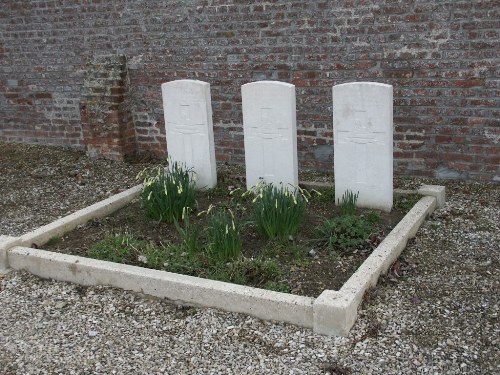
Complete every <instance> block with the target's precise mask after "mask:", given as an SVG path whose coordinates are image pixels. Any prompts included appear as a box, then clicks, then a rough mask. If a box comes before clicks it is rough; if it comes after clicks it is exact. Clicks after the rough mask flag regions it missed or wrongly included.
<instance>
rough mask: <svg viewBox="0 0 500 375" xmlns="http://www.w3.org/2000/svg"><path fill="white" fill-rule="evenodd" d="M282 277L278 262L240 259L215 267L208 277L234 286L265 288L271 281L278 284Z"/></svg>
mask: <svg viewBox="0 0 500 375" xmlns="http://www.w3.org/2000/svg"><path fill="white" fill-rule="evenodd" d="M281 275H282V271H281V269H280V267H279V265H278V264H277V263H276V262H273V261H269V260H262V259H245V258H240V259H238V260H236V261H234V262H231V263H226V264H222V263H218V264H215V265H213V266H212V267H211V269H210V270H209V272H208V274H207V277H208V278H209V279H213V280H219V281H225V282H231V283H234V284H240V285H244V284H251V285H255V286H256V287H263V286H265V285H266V284H267V283H269V282H270V281H275V282H276V281H277V280H278V279H279V277H280V276H281Z"/></svg>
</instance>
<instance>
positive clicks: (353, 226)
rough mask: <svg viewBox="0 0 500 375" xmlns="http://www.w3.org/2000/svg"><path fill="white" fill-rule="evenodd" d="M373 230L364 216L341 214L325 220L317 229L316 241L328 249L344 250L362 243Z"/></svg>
mask: <svg viewBox="0 0 500 375" xmlns="http://www.w3.org/2000/svg"><path fill="white" fill-rule="evenodd" d="M373 230H374V227H373V225H372V223H370V222H369V221H368V220H367V219H366V218H365V217H363V216H354V215H343V216H338V217H334V218H333V219H330V220H326V221H325V223H324V224H323V225H322V226H321V227H319V228H318V230H317V241H318V242H319V243H320V244H323V245H326V246H327V247H328V248H330V249H340V250H342V251H345V250H347V249H349V248H353V247H357V246H359V245H362V244H364V243H365V242H366V240H367V239H368V237H369V236H370V234H371V233H372V232H373Z"/></svg>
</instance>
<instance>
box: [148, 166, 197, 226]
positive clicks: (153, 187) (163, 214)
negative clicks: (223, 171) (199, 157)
mask: <svg viewBox="0 0 500 375" xmlns="http://www.w3.org/2000/svg"><path fill="white" fill-rule="evenodd" d="M141 177H143V178H144V187H143V189H142V192H141V202H142V205H143V206H144V207H145V208H146V212H147V215H148V217H150V218H152V219H154V220H159V221H166V222H172V221H174V220H179V219H180V218H181V216H182V211H183V209H184V207H188V208H193V207H194V205H195V201H196V191H195V184H194V180H193V173H192V171H190V170H188V169H186V168H185V167H183V166H181V165H180V164H178V163H177V162H173V163H172V162H169V163H168V166H167V168H163V166H159V167H157V168H156V169H154V170H153V171H148V170H144V171H142V172H141V173H140V174H139V175H138V178H141Z"/></svg>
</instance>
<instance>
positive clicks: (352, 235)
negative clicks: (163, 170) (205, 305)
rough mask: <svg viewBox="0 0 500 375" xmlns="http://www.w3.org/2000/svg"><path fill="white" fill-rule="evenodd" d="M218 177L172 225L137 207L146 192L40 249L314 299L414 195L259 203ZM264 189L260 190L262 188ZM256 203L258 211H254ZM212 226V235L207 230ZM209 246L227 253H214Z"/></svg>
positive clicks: (356, 261)
mask: <svg viewBox="0 0 500 375" xmlns="http://www.w3.org/2000/svg"><path fill="white" fill-rule="evenodd" d="M219 181H220V182H219V185H218V187H217V188H216V189H212V190H208V191H199V192H197V193H196V202H192V203H191V204H189V205H191V209H189V210H188V211H186V212H184V219H183V212H182V207H178V212H179V213H178V217H177V218H176V220H177V221H178V222H177V224H176V223H175V222H173V221H172V220H167V221H160V217H159V215H156V216H154V217H151V215H148V209H147V207H145V206H147V203H148V202H150V201H151V200H152V199H150V200H149V201H148V200H147V195H148V194H149V193H148V191H146V192H145V197H144V199H143V200H142V204H141V199H140V198H139V199H135V200H134V201H132V202H131V203H130V204H129V205H127V206H126V207H125V208H123V209H121V210H119V211H117V212H116V213H114V214H113V215H110V216H108V217H106V218H103V219H96V220H92V221H90V222H88V223H87V224H86V225H84V226H81V227H80V228H79V229H77V230H74V231H72V232H70V233H68V234H66V235H64V236H62V237H54V238H51V240H50V241H49V243H48V244H46V245H44V248H45V249H47V250H50V251H56V252H62V253H66V254H72V255H79V256H84V257H93V258H96V259H102V260H111V261H116V262H119V263H127V264H131V265H135V266H141V267H147V268H155V269H160V270H165V271H170V272H176V273H184V274H188V275H193V276H198V277H204V278H210V279H215V280H221V281H228V282H232V283H238V284H244V285H249V286H253V287H259V288H265V289H270V290H277V291H281V292H288V293H293V294H297V295H305V296H309V297H317V296H319V295H320V294H321V292H322V291H323V290H324V289H332V290H338V289H339V288H340V287H341V286H342V285H343V283H344V282H345V281H346V280H347V279H348V278H349V277H350V275H351V274H352V273H353V272H354V271H355V270H356V269H357V268H358V267H359V265H360V264H361V263H362V262H363V261H364V260H365V259H366V258H367V257H368V255H369V254H370V253H371V252H372V251H373V249H375V248H376V247H377V246H378V245H379V244H380V242H381V240H382V239H383V238H384V237H385V236H386V235H387V234H388V233H389V232H390V231H391V230H392V228H394V226H395V225H396V224H397V223H398V222H399V221H400V220H401V218H402V217H403V216H404V215H405V214H406V212H407V211H408V210H409V209H410V208H411V207H412V206H413V204H414V203H415V202H416V201H417V200H418V199H419V198H418V196H416V195H414V196H412V197H410V198H409V199H407V204H406V205H402V204H400V203H399V202H403V199H405V198H399V199H398V203H397V205H398V207H400V209H397V210H393V211H392V212H391V213H386V212H383V211H378V210H367V209H355V208H354V207H350V206H349V205H348V204H346V207H344V206H336V205H335V200H334V198H333V195H334V193H333V188H332V187H329V188H322V189H319V191H318V190H303V191H302V192H300V191H299V192H298V193H297V196H292V195H286V193H285V194H282V195H279V194H277V195H275V198H272V197H270V198H266V197H264V199H262V200H261V199H259V195H258V194H259V193H256V194H248V193H245V188H244V184H243V182H242V181H244V179H242V178H237V177H236V176H231V175H228V174H225V173H222V174H221V175H220V176H219ZM182 189H186V187H185V186H184V187H183V188H182ZM263 191H264V194H269V192H270V188H269V187H267V188H264V189H263ZM153 194H154V193H153ZM245 194H247V195H245ZM266 199H267V200H266ZM306 199H307V202H306ZM179 200H180V201H182V202H185V201H184V200H183V199H182V200H181V199H179ZM294 201H296V202H297V204H295V203H294ZM145 203H146V204H145ZM183 204H184V203H183ZM266 204H268V207H266ZM277 206H278V207H277ZM299 206H301V207H302V208H301V209H300V210H302V209H303V216H302V218H299V217H298V215H299V211H300V210H299V208H298V207H299ZM261 210H266V212H267V213H266V215H267V216H266V217H262V215H259V214H258V213H256V211H258V212H260V211H261ZM345 211H348V212H345ZM287 214H288V215H287ZM274 215H283V217H281V218H278V217H276V219H273V217H272V216H274ZM148 216H149V217H148ZM165 216H166V215H165ZM259 219H260V220H262V221H263V223H262V224H260V225H259ZM163 220H165V217H164V218H163ZM295 220H296V223H297V225H298V227H297V229H296V230H295V229H294V227H293V222H294V221H295ZM218 222H220V223H218ZM233 223H234V227H235V228H236V230H233ZM288 223H292V225H291V226H290V229H288V228H286V225H287V224H288ZM214 225H219V226H220V231H221V233H220V234H213V233H212V231H213V227H214ZM226 225H228V226H229V227H228V228H226ZM266 230H267V231H268V232H267V233H266ZM227 231H228V232H229V233H226V232H227ZM233 231H234V232H235V233H234V236H232V234H233ZM236 232H237V233H236ZM216 235H220V237H221V238H220V242H217V239H214V238H213V237H214V236H216ZM226 237H227V238H226ZM233 237H234V238H237V241H238V243H234V242H235V241H236V240H235V239H234V238H233ZM226 242H228V243H226ZM215 243H217V246H218V247H222V248H224V249H226V250H224V251H227V253H228V254H229V255H228V256H227V257H220V256H219V255H217V254H214V253H213V252H214V251H217V249H215V248H214V246H216V245H215ZM228 247H229V248H228ZM233 251H234V255H233Z"/></svg>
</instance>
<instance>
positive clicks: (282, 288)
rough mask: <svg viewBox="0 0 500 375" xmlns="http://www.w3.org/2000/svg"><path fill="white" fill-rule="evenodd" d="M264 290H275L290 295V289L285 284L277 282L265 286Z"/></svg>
mask: <svg viewBox="0 0 500 375" xmlns="http://www.w3.org/2000/svg"><path fill="white" fill-rule="evenodd" d="M264 289H268V290H273V291H275V292H281V293H290V287H289V286H288V285H287V284H285V283H280V282H277V281H268V282H267V283H266V285H264Z"/></svg>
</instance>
